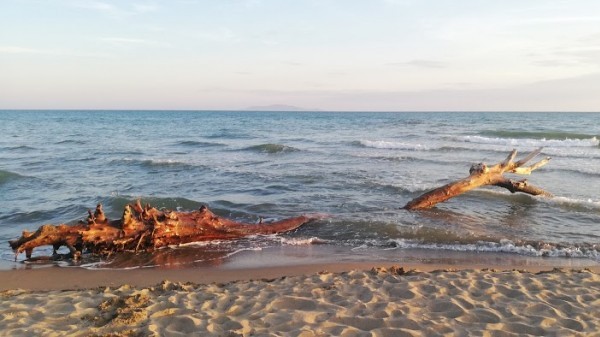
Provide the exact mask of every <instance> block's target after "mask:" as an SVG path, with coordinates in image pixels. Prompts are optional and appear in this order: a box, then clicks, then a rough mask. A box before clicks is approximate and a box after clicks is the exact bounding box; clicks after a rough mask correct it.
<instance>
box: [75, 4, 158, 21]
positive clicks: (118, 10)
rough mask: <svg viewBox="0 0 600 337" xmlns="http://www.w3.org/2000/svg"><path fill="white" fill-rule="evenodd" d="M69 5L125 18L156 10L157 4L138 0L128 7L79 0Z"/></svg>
mask: <svg viewBox="0 0 600 337" xmlns="http://www.w3.org/2000/svg"><path fill="white" fill-rule="evenodd" d="M70 4H71V6H73V7H77V8H83V9H87V10H91V11H95V12H98V13H101V14H104V15H108V16H110V17H115V18H127V17H131V16H135V15H139V14H146V13H151V12H156V11H158V10H159V6H158V5H156V4H155V3H152V2H138V3H134V4H132V5H131V6H129V7H124V6H122V5H121V6H117V5H114V4H112V3H109V2H105V1H98V0H80V1H72V2H70Z"/></svg>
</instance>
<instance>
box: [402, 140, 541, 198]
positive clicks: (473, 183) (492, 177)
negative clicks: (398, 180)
mask: <svg viewBox="0 0 600 337" xmlns="http://www.w3.org/2000/svg"><path fill="white" fill-rule="evenodd" d="M541 151H542V148H539V149H536V150H534V151H533V152H531V153H530V154H528V155H527V156H525V157H524V158H523V159H521V160H519V161H514V160H515V157H516V155H517V150H512V151H511V153H510V154H509V155H508V157H506V159H505V160H504V161H502V162H500V163H498V164H496V165H494V166H491V167H488V166H487V165H486V164H484V163H480V164H476V165H473V166H471V169H470V170H469V176H468V177H466V178H464V179H461V180H457V181H454V182H451V183H449V184H446V185H444V186H441V187H438V188H436V189H434V190H431V191H429V192H427V193H425V194H423V195H421V196H419V197H417V198H415V199H413V200H411V201H410V202H408V203H407V204H406V205H405V206H404V207H403V208H404V209H408V210H417V209H425V208H431V207H433V206H435V205H436V204H438V203H440V202H443V201H446V200H448V199H450V198H453V197H455V196H457V195H460V194H463V193H465V192H468V191H470V190H472V189H475V188H477V187H480V186H486V185H491V186H498V187H503V188H506V189H508V190H509V191H511V193H515V192H522V193H527V194H531V195H543V196H552V194H551V193H549V192H546V191H544V190H543V189H541V188H538V187H535V186H532V185H530V184H529V183H528V182H527V180H520V181H513V180H511V179H508V178H506V177H504V173H514V174H520V175H529V174H531V172H532V171H534V170H536V169H538V168H540V167H542V166H544V165H546V164H547V163H548V161H550V158H549V157H547V158H544V159H542V160H540V161H538V162H537V163H535V164H532V165H530V166H525V167H524V166H523V165H525V164H526V163H527V162H528V161H530V160H531V159H533V158H535V157H536V156H537V155H539V154H540V153H541Z"/></svg>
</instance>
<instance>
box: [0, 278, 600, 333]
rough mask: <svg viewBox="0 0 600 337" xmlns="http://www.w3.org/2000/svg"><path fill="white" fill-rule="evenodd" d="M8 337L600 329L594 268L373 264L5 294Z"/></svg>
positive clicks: (0, 314) (0, 328)
mask: <svg viewBox="0 0 600 337" xmlns="http://www.w3.org/2000/svg"><path fill="white" fill-rule="evenodd" d="M0 297H1V299H2V301H1V303H0V335H1V336H32V335H36V336H186V337H189V336H298V337H311V336H331V335H335V336H361V337H362V336H365V337H366V336H371V337H376V336H442V335H480V336H481V335H483V336H521V335H533V336H567V335H568V336H578V335H579V336H589V335H594V334H596V336H598V335H599V334H598V331H600V314H599V313H600V276H599V275H597V274H595V273H592V272H590V271H569V272H563V271H558V270H556V271H553V272H546V273H540V274H531V273H527V272H518V271H507V272H496V271H485V270H484V271H473V270H467V271H439V272H431V273H420V272H409V273H404V272H403V271H402V270H401V269H398V268H390V269H384V268H379V269H373V270H371V271H351V272H345V273H338V274H333V273H326V272H324V273H319V274H315V275H308V276H294V277H286V278H279V279H275V280H256V281H245V282H232V283H227V284H209V285H195V284H181V283H171V282H168V281H165V282H163V283H162V284H160V285H157V286H154V287H149V288H135V287H130V286H122V287H120V288H98V289H89V290H78V291H50V292H26V291H22V290H9V291H4V292H2V293H0Z"/></svg>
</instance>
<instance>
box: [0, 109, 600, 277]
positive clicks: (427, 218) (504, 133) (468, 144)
mask: <svg viewBox="0 0 600 337" xmlns="http://www.w3.org/2000/svg"><path fill="white" fill-rule="evenodd" d="M598 121H600V113H512V112H511V113H506V112H503V113H500V112H498V113H492V112H485V113H483V112H482V113H477V112H444V113H442V112H431V113H423V112H418V113H417V112H414V113H409V112H403V113H382V112H320V111H319V112H250V111H0V205H1V206H0V243H1V244H0V258H1V259H2V260H3V261H13V260H14V255H13V253H12V251H11V250H10V248H9V246H8V240H9V239H13V238H16V237H18V236H19V235H20V233H21V231H22V230H25V229H27V230H35V229H37V228H38V227H39V226H40V225H42V224H46V223H53V224H59V223H75V222H76V221H78V220H80V219H84V218H85V217H86V214H87V210H88V209H93V208H94V207H95V205H96V204H97V203H102V204H103V205H104V208H105V210H106V211H107V212H108V215H109V217H111V218H118V217H120V215H121V212H122V209H123V206H124V205H125V204H126V203H130V202H133V201H134V200H136V199H138V198H141V199H142V202H144V203H146V202H149V203H150V204H152V205H154V206H156V207H159V208H161V207H165V208H169V209H178V210H194V209H197V208H198V207H200V205H207V206H209V207H210V208H211V209H213V210H214V211H215V212H216V213H218V214H220V215H222V216H226V217H230V218H233V219H236V220H240V221H245V222H256V221H258V219H259V218H260V217H263V218H265V221H270V220H276V219H281V218H284V217H290V216H296V215H299V214H303V213H322V214H327V215H328V217H327V218H325V219H322V220H319V221H315V222H311V223H309V224H307V225H305V226H303V227H301V228H300V229H298V230H296V231H295V232H292V233H288V234H284V235H277V236H265V237H250V238H246V239H243V240H238V241H235V242H211V243H203V244H191V245H185V246H184V247H178V248H176V247H172V248H169V249H167V250H164V251H162V252H159V253H157V254H154V255H144V254H142V255H141V256H140V255H137V256H129V257H128V258H127V259H126V261H125V262H124V261H121V262H120V263H119V264H117V265H118V266H119V267H123V268H128V267H136V266H150V265H161V264H169V263H180V264H184V265H185V264H186V263H195V262H198V261H217V260H222V259H227V258H228V257H230V256H233V255H235V254H239V253H240V252H245V253H244V254H250V256H252V254H253V253H252V252H257V254H258V252H260V251H261V250H264V249H268V248H272V247H284V246H294V247H296V248H295V249H296V250H303V249H310V247H311V246H314V245H321V246H327V247H330V248H335V247H340V248H343V249H342V250H340V251H343V252H344V253H343V254H345V255H347V257H351V255H356V256H369V257H370V258H374V257H375V258H377V257H378V256H381V257H385V259H392V260H393V259H394V256H398V257H401V256H403V254H405V253H406V251H411V252H423V253H424V254H426V255H427V256H432V255H434V256H435V255H440V256H444V255H446V254H452V253H455V252H467V253H471V254H485V253H488V252H493V253H498V254H503V255H502V256H506V257H507V258H511V257H519V256H522V257H528V258H534V259H535V258H539V259H544V258H546V257H559V258H563V259H568V260H571V261H593V262H600V195H599V192H598V191H600V122H598ZM538 147H543V151H542V155H541V156H540V158H542V157H546V156H549V157H551V158H552V160H551V161H550V163H549V164H548V165H546V166H545V167H543V168H540V169H539V170H537V171H535V172H534V173H533V174H532V175H531V176H528V177H526V178H527V179H528V181H529V182H530V183H531V184H534V185H536V186H538V187H541V188H544V189H545V190H547V191H549V192H551V193H553V194H554V195H556V197H554V198H542V197H532V196H528V195H523V194H510V193H509V192H508V191H505V190H503V189H500V188H495V187H490V188H480V189H478V190H475V191H472V192H469V193H467V194H464V195H462V196H459V197H456V198H454V199H451V200H449V201H447V202H445V203H442V204H439V205H438V206H437V207H435V208H433V209H431V210H426V211H414V212H409V211H406V210H402V209H400V208H401V207H402V206H403V205H404V204H406V203H407V202H408V201H409V200H411V199H412V198H414V197H417V196H418V195H420V194H422V193H424V192H426V191H427V190H429V189H432V188H435V187H438V186H441V185H443V184H446V183H448V182H450V181H451V180H456V179H460V178H463V177H466V176H467V175H468V171H469V167H470V166H471V165H472V164H474V163H479V162H485V163H487V164H495V163H497V162H500V161H502V160H503V159H504V158H505V157H506V156H507V155H508V153H509V152H510V151H511V150H512V149H517V150H518V151H519V154H521V155H524V154H525V153H527V152H528V151H531V150H534V149H536V148H538ZM514 178H516V179H521V177H518V176H514ZM50 252H51V249H50V247H46V248H44V249H40V248H38V249H36V250H35V251H34V256H35V255H46V254H49V253H50ZM165 252H168V253H165ZM165 255H168V256H167V257H165ZM342 258H343V257H342ZM23 259H24V255H21V256H19V257H18V261H22V260H23ZM173 261H176V262H173ZM105 262H107V261H100V263H98V261H95V264H94V263H92V264H90V265H94V266H98V265H102V263H105ZM109 262H110V261H109Z"/></svg>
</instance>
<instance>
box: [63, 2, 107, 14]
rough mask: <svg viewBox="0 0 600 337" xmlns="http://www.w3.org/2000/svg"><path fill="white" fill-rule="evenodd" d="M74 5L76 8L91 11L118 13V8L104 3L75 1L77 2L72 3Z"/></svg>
mask: <svg viewBox="0 0 600 337" xmlns="http://www.w3.org/2000/svg"><path fill="white" fill-rule="evenodd" d="M72 4H73V6H75V7H79V8H84V9H90V10H94V11H99V12H104V13H108V12H111V13H114V12H117V11H118V8H117V7H116V6H114V5H112V4H109V3H107V2H102V1H94V0H88V1H75V2H72Z"/></svg>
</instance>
